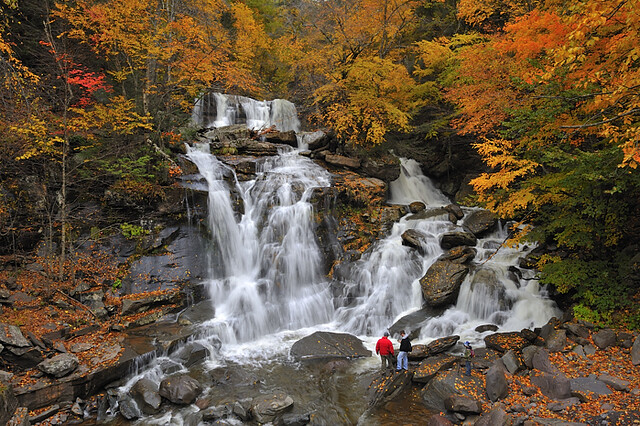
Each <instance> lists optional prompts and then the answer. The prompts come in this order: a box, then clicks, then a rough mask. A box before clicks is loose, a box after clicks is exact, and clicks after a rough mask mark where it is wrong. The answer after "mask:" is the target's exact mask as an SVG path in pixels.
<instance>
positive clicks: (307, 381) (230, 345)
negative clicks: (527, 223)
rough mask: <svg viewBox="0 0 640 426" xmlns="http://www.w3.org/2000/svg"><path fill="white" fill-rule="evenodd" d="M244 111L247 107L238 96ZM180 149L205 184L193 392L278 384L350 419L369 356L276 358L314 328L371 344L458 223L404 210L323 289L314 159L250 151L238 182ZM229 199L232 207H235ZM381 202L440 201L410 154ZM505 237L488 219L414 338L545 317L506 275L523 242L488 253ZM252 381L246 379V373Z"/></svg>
mask: <svg viewBox="0 0 640 426" xmlns="http://www.w3.org/2000/svg"><path fill="white" fill-rule="evenodd" d="M225 102H227V103H226V104H225ZM228 102H229V99H225V100H224V102H223V101H222V100H220V99H218V101H217V105H218V107H219V109H218V111H217V113H216V114H217V116H216V119H215V121H214V122H215V123H218V124H231V123H230V122H229V116H230V113H229V110H234V108H235V109H237V107H234V108H230V107H229V106H228ZM243 102H246V101H243ZM220 105H226V106H225V107H224V108H222V107H220ZM234 105H237V104H234ZM273 106H274V104H271V107H273ZM200 108H202V105H200ZM276 108H277V106H276ZM287 108H288V106H287ZM243 110H244V111H245V112H246V111H251V110H252V109H251V108H249V107H248V106H243ZM255 110H256V111H259V113H260V114H262V115H260V116H261V117H262V118H264V117H273V116H278V114H274V113H273V111H267V112H265V111H261V110H260V105H257V106H256V108H255ZM199 114H202V111H200V112H199ZM251 114H252V113H251ZM251 114H249V115H247V116H246V117H245V119H246V120H245V122H246V123H247V125H248V126H252V125H253V124H252V123H257V122H258V121H260V120H257V119H256V120H254V119H253V118H252V116H251ZM256 114H257V113H256ZM245 115H246V113H245ZM263 121H265V120H263ZM286 126H291V124H287V125H286ZM187 158H189V160H191V161H192V162H193V163H194V164H195V165H196V166H197V167H198V170H199V172H200V174H201V175H202V177H203V179H204V180H205V181H206V186H207V189H208V205H209V213H208V226H209V230H210V234H211V247H212V249H211V252H210V253H209V255H208V262H209V265H210V268H209V278H208V279H207V280H206V284H207V287H208V289H209V292H210V296H211V298H210V299H211V300H210V303H211V304H212V308H213V312H214V313H213V317H212V318H210V319H209V320H207V321H204V322H203V323H202V324H201V325H200V328H201V330H202V332H201V333H200V335H199V337H198V339H199V340H198V341H199V342H200V343H202V344H203V345H208V346H207V347H209V348H210V350H211V356H210V358H209V359H208V360H207V362H205V363H204V364H201V365H199V366H197V367H194V368H191V369H190V371H191V374H192V375H194V376H197V377H199V379H200V380H201V382H202V383H203V384H204V385H205V387H206V389H205V394H206V395H209V396H210V397H211V398H212V400H214V401H222V400H224V399H225V398H233V397H237V398H240V397H245V398H246V397H251V396H256V395H258V394H259V393H261V392H265V391H270V390H283V391H285V392H286V393H288V394H290V395H291V396H292V397H293V398H294V400H295V401H296V402H295V404H296V405H295V406H296V409H297V410H300V412H315V413H316V414H317V416H318V417H316V418H317V421H318V423H316V424H354V423H355V422H356V421H357V418H358V416H359V414H360V413H362V411H363V410H364V409H365V408H366V398H364V397H363V395H364V390H365V389H366V386H367V385H368V384H369V381H370V373H371V372H372V371H374V370H375V369H377V367H378V365H379V364H378V363H379V361H378V360H377V358H375V357H372V358H368V359H361V360H357V361H353V362H352V363H351V365H350V367H349V369H348V371H338V372H327V371H325V370H323V369H322V367H319V366H314V365H300V364H298V363H296V362H294V361H293V360H292V359H290V358H289V355H288V352H289V349H290V347H291V345H292V344H293V343H294V342H295V341H296V340H298V339H299V338H301V337H304V336H306V335H308V334H310V333H312V332H313V331H316V330H329V331H341V332H348V333H352V334H355V335H357V336H359V337H360V338H361V339H362V340H363V341H364V342H365V345H366V346H368V347H369V348H370V349H372V348H373V347H374V345H375V342H376V340H377V339H378V338H379V336H380V335H381V334H382V333H383V332H384V331H385V330H387V329H388V328H389V327H390V326H391V325H392V324H393V323H394V322H395V321H397V320H398V319H400V318H402V317H403V316H405V315H407V314H410V313H412V312H414V311H417V310H419V309H420V308H421V307H422V295H421V291H420V285H419V279H420V278H421V277H422V276H423V275H424V274H425V273H426V271H427V269H428V268H429V266H431V265H432V264H433V262H435V261H436V259H437V258H438V257H439V256H440V255H442V254H443V250H442V248H440V245H439V237H440V236H441V235H442V234H443V233H445V232H448V231H453V230H462V228H461V224H459V223H452V222H451V221H449V219H448V217H447V216H446V215H444V214H439V215H435V216H432V217H430V218H427V219H415V218H413V217H412V216H411V215H407V216H405V217H403V218H402V219H401V220H400V221H399V222H397V223H395V224H394V225H393V227H392V229H391V231H390V232H389V234H388V235H387V236H386V237H385V238H384V239H382V240H380V241H378V242H377V243H375V244H374V245H373V247H372V248H371V249H370V250H369V251H368V252H367V253H365V254H364V255H363V257H362V258H361V259H360V260H358V261H356V262H353V263H352V264H351V265H349V266H348V268H346V269H345V270H346V271H347V272H346V273H344V274H342V276H341V278H340V281H341V282H340V285H341V289H342V292H341V294H340V295H338V296H335V294H334V293H333V292H332V291H331V283H330V282H329V281H328V280H327V278H326V277H325V276H324V275H323V273H324V272H323V268H322V260H321V259H322V257H321V252H320V249H319V247H318V243H317V239H316V236H315V234H314V229H315V223H314V211H313V206H312V204H311V202H310V200H311V196H312V194H313V193H314V190H316V189H317V188H325V187H329V186H330V185H331V176H330V174H329V173H328V172H327V171H326V170H325V169H324V168H322V167H320V166H319V165H317V164H315V163H314V162H313V161H311V160H309V159H308V158H306V157H304V156H301V155H299V154H298V152H297V151H296V150H289V151H286V152H285V151H283V152H281V153H280V155H278V156H275V157H268V158H264V159H261V160H260V161H259V162H258V165H257V174H256V177H255V178H254V179H252V180H250V181H244V182H241V181H239V180H238V179H237V178H236V176H235V174H234V172H233V169H231V168H229V167H228V166H226V165H224V164H223V163H222V162H221V161H219V160H218V159H217V158H216V157H215V156H214V155H212V154H211V153H210V152H209V147H208V145H206V144H201V145H195V146H190V147H188V152H187ZM238 201H239V203H240V205H241V206H242V208H241V209H237V208H234V205H235V203H236V202H238ZM388 201H389V203H391V204H404V205H406V204H409V203H411V202H413V201H422V202H423V203H425V205H426V206H427V209H434V208H437V207H442V206H444V205H447V204H449V203H450V201H449V200H448V199H447V198H446V197H445V196H444V195H443V194H442V193H440V192H439V191H438V190H437V189H436V188H435V186H434V185H433V184H432V182H431V181H430V180H429V179H428V178H427V177H425V176H424V175H423V174H422V173H421V171H420V168H419V166H418V164H417V163H416V162H415V161H412V160H405V159H403V160H402V169H401V176H400V178H399V179H398V180H396V181H395V182H393V183H392V184H391V196H390V199H389V200H388ZM471 210H472V209H465V213H469V212H470V211H471ZM238 211H241V213H239V212H238ZM412 228H413V229H416V230H419V231H420V232H422V233H423V234H424V235H426V236H427V238H426V239H425V243H424V246H423V247H422V251H421V253H422V254H421V253H419V252H418V251H417V250H415V249H412V248H409V247H407V246H404V245H402V237H401V235H402V233H403V232H405V231H406V230H408V229H412ZM505 236H506V230H505V229H502V228H500V229H498V230H496V231H495V232H494V233H493V234H491V235H489V236H487V237H484V238H482V239H479V240H478V243H477V245H476V249H477V251H478V254H477V256H476V259H475V262H476V263H478V264H481V266H479V267H478V268H476V269H475V270H474V271H473V272H472V273H470V274H469V275H468V276H467V278H466V279H465V281H464V283H463V285H462V288H461V290H460V294H459V297H458V300H457V302H456V303H455V304H454V305H453V306H451V307H450V308H448V309H447V310H446V311H444V312H443V313H442V314H441V315H438V316H434V317H430V318H426V319H425V320H424V321H423V322H422V323H420V324H417V325H416V328H419V330H420V331H419V338H418V339H417V340H415V341H414V344H415V343H428V342H430V341H432V340H434V339H437V338H440V337H444V336H449V335H452V334H458V335H460V336H461V339H462V340H463V341H464V340H471V341H479V340H480V339H482V337H484V335H483V334H480V333H477V332H475V331H474V329H475V328H476V327H477V326H478V325H480V324H487V323H492V324H496V325H497V326H499V328H500V330H501V331H511V330H520V329H522V328H524V327H532V326H540V325H542V324H544V323H545V322H546V321H547V320H548V319H549V318H550V317H551V316H553V315H555V314H556V313H557V312H556V308H555V306H554V304H553V303H552V302H551V301H549V300H548V299H547V298H546V294H545V293H544V290H543V289H542V288H541V287H540V286H539V285H538V282H537V281H536V280H535V279H534V277H533V276H531V272H529V271H520V273H521V274H522V278H520V277H518V276H517V275H516V274H514V273H513V268H514V267H515V265H517V260H518V259H519V258H520V257H521V256H523V255H524V254H525V253H526V249H525V247H516V248H501V249H500V250H498V251H497V252H496V248H497V247H498V246H499V245H500V243H501V242H502V241H503V240H504V238H505ZM510 267H511V271H510V270H509V269H510ZM218 342H221V346H220V345H219V344H218ZM167 365H172V368H171V369H168V368H167ZM221 369H222V370H224V371H225V372H226V373H225V374H238V375H248V378H246V380H244V379H241V380H240V382H241V383H246V386H245V385H243V386H240V387H238V386H236V387H233V388H229V387H225V386H223V385H221V384H220V383H221V382H220V381H219V380H216V379H215V377H216V374H218V373H216V372H219V371H220V370H221ZM176 370H180V371H188V370H187V369H186V368H185V367H184V366H183V365H182V364H181V363H180V362H179V361H176V360H175V357H174V358H173V359H172V358H171V357H159V358H158V359H156V360H154V361H153V362H151V363H150V364H149V365H148V366H146V367H145V368H144V369H141V370H140V371H138V372H136V373H135V374H134V375H133V376H132V377H131V378H130V379H129V381H128V382H127V384H126V385H125V386H123V387H122V388H121V389H120V391H121V392H123V393H124V392H126V391H128V389H129V388H130V387H131V386H132V384H133V383H135V381H137V380H138V379H140V378H141V377H147V378H150V379H151V380H153V381H155V382H159V381H160V380H161V379H162V377H164V376H165V375H166V374H167V372H168V371H176ZM254 378H255V380H256V381H257V382H255V381H253V382H252V380H253V379H254ZM251 383H253V384H251ZM256 383H258V384H256ZM196 411H197V409H196ZM193 412H194V410H193V408H185V409H181V410H171V411H168V412H164V413H163V414H161V415H157V416H155V417H153V416H151V417H147V418H145V419H144V420H142V421H141V422H142V423H140V424H176V425H182V424H191V423H190V422H189V421H188V419H189V418H190V416H191V415H192V414H193ZM154 422H155V423H154Z"/></svg>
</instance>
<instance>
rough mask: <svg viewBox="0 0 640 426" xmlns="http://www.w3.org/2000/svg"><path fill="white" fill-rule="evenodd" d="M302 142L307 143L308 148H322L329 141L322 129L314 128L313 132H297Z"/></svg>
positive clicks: (313, 149)
mask: <svg viewBox="0 0 640 426" xmlns="http://www.w3.org/2000/svg"><path fill="white" fill-rule="evenodd" d="M298 137H300V139H301V142H302V144H304V145H307V146H308V147H309V149H310V150H312V151H315V150H316V149H319V148H322V147H323V146H325V145H326V144H328V143H329V135H327V134H326V133H325V132H323V131H322V130H316V131H315V132H298Z"/></svg>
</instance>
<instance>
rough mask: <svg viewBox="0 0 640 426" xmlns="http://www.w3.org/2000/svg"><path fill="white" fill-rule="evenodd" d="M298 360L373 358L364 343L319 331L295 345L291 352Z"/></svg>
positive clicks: (338, 334) (345, 335)
mask: <svg viewBox="0 0 640 426" xmlns="http://www.w3.org/2000/svg"><path fill="white" fill-rule="evenodd" d="M290 354H291V356H293V357H294V358H296V359H301V360H307V359H323V358H361V357H368V356H371V351H369V350H368V349H366V348H365V347H364V345H363V344H362V341H361V340H360V339H358V338H357V337H356V336H353V335H351V334H346V333H330V332H326V331H317V332H315V333H313V334H311V335H309V336H306V337H303V338H302V339H300V340H298V341H297V342H295V343H294V344H293V346H292V347H291V351H290Z"/></svg>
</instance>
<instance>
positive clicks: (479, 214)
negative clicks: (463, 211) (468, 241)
mask: <svg viewBox="0 0 640 426" xmlns="http://www.w3.org/2000/svg"><path fill="white" fill-rule="evenodd" d="M497 223H498V217H497V216H496V215H495V213H492V212H490V211H488V210H475V211H473V212H471V213H470V214H468V215H467V217H465V218H464V222H463V227H464V228H465V229H467V230H468V231H469V232H471V233H472V234H473V235H475V236H476V237H481V236H482V235H484V234H487V233H489V232H491V231H493V230H494V229H495V226H496V224H497Z"/></svg>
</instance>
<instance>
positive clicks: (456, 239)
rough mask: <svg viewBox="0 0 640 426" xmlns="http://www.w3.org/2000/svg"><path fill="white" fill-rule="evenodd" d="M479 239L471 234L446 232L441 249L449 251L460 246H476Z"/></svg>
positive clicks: (441, 242) (443, 235)
mask: <svg viewBox="0 0 640 426" xmlns="http://www.w3.org/2000/svg"><path fill="white" fill-rule="evenodd" d="M477 242H478V239H477V238H476V237H475V235H473V234H472V233H470V232H461V231H453V232H446V233H444V234H442V236H441V237H440V247H442V248H443V249H444V250H449V249H451V248H454V247H458V246H475V245H476V244H477Z"/></svg>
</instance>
